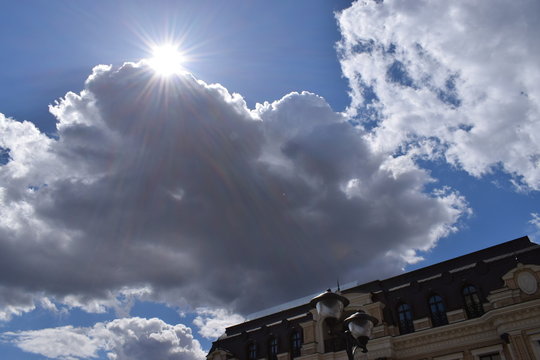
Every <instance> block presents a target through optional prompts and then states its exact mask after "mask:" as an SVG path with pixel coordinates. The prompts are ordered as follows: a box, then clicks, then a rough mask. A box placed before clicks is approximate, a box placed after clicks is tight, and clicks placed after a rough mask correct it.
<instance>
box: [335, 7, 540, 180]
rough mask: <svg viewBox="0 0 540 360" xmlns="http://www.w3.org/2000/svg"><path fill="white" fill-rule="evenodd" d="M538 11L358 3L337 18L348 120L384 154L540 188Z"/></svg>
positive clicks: (509, 8)
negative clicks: (500, 174) (354, 118)
mask: <svg viewBox="0 0 540 360" xmlns="http://www.w3.org/2000/svg"><path fill="white" fill-rule="evenodd" d="M539 12H540V3H539V2H538V1H535V0H518V1H512V2H507V1H500V0H499V1H490V2H482V1H479V2H470V1H461V0H460V1H451V2H446V1H417V2H415V3H414V4H413V5H411V4H410V2H408V1H403V0H395V1H372V2H371V1H370V2H360V1H358V2H355V3H354V4H353V5H352V6H351V7H350V8H348V9H346V10H345V11H343V12H342V13H340V14H339V15H338V20H339V24H340V29H341V33H342V41H341V42H340V43H339V46H338V49H339V53H340V58H341V65H342V69H343V72H344V74H345V76H346V77H347V78H348V79H349V82H350V86H351V96H352V104H351V107H350V112H351V113H353V114H354V113H356V114H358V115H359V121H360V122H361V123H362V125H363V126H364V127H366V128H367V129H369V130H370V131H371V132H372V134H371V141H372V143H373V145H374V146H375V147H376V148H377V149H379V150H380V151H386V152H388V153H393V154H406V155H411V156H414V157H421V158H427V159H445V161H447V162H448V163H450V164H452V165H453V166H456V167H459V168H462V169H464V170H465V171H467V172H468V173H469V174H471V175H473V176H476V177H479V176H483V175H485V174H489V173H491V172H494V171H499V170H502V171H504V172H506V173H508V174H510V175H511V176H512V177H513V183H514V184H515V185H516V187H517V188H518V189H522V190H523V189H525V190H531V189H532V190H539V189H540V138H539V134H540V121H539V119H540V106H539V105H540V70H539V68H538V63H539V62H540V45H539V43H538V40H537V34H538V32H539V31H540V24H539V23H538V21H537V20H538V19H537V14H538V13H539Z"/></svg>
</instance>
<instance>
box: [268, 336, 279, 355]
mask: <svg viewBox="0 0 540 360" xmlns="http://www.w3.org/2000/svg"><path fill="white" fill-rule="evenodd" d="M277 354H278V339H277V338H276V337H274V336H272V337H271V338H270V340H268V358H269V359H270V360H276V359H277Z"/></svg>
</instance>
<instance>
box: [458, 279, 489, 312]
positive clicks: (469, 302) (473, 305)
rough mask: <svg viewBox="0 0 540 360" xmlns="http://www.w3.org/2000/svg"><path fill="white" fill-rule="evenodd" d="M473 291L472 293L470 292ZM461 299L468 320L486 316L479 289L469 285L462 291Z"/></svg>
mask: <svg viewBox="0 0 540 360" xmlns="http://www.w3.org/2000/svg"><path fill="white" fill-rule="evenodd" d="M471 289H472V291H470V290H471ZM461 298H462V300H463V306H464V308H465V313H466V314H467V319H474V318H478V317H480V316H482V315H484V306H483V305H482V300H480V292H479V291H478V287H476V286H474V285H471V284H467V285H465V286H463V288H462V289H461Z"/></svg>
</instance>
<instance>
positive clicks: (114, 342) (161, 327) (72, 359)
mask: <svg viewBox="0 0 540 360" xmlns="http://www.w3.org/2000/svg"><path fill="white" fill-rule="evenodd" d="M0 338H1V339H2V340H3V341H5V342H10V343H13V344H14V345H16V346H17V347H19V348H20V349H21V350H24V351H26V352H31V353H34V354H39V355H43V356H46V357H48V358H51V359H61V360H76V359H91V358H97V357H99V356H100V354H101V353H105V354H106V356H107V358H108V359H110V360H128V359H129V360H138V359H140V360H146V359H169V360H173V359H174V360H201V359H204V355H205V354H204V352H203V351H202V350H201V347H200V344H199V342H198V341H197V340H195V339H194V338H193V335H192V334H191V329H189V328H188V327H186V326H184V325H182V324H178V325H169V324H166V323H165V322H163V321H162V320H159V319H156V318H153V319H143V318H124V319H116V320H113V321H110V322H105V323H97V324H95V325H94V326H93V327H86V328H85V327H79V328H76V327H73V326H64V327H58V328H50V329H41V330H27V331H18V332H5V333H3V334H2V335H1V337H0Z"/></svg>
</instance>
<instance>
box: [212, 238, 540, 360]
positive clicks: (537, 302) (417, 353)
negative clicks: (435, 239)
mask: <svg viewBox="0 0 540 360" xmlns="http://www.w3.org/2000/svg"><path fill="white" fill-rule="evenodd" d="M539 283H540V245H537V244H535V243H532V242H531V241H530V240H529V238H528V237H522V238H519V239H515V240H512V241H508V242H505V243H502V244H499V245H496V246H493V247H490V248H487V249H483V250H480V251H477V252H474V253H470V254H466V255H463V256H460V257H457V258H455V259H451V260H448V261H444V262H441V263H438V264H435V265H431V266H428V267H425V268H422V269H418V270H414V271H411V272H408V273H404V274H401V275H398V276H395V277H392V278H388V279H385V280H376V281H372V282H369V283H365V284H362V285H359V286H355V287H352V288H350V289H346V290H343V291H342V292H341V295H343V296H345V297H347V298H348V299H349V300H350V304H349V305H348V306H347V307H346V308H345V311H346V312H345V315H344V316H348V315H349V314H351V313H353V312H354V311H356V310H359V309H361V310H364V311H365V312H367V313H368V314H370V315H371V316H374V317H375V318H377V319H378V325H377V326H376V327H375V328H374V329H373V335H372V339H371V340H370V341H369V343H368V346H367V347H368V349H369V352H368V353H367V354H362V353H357V355H356V356H355V359H358V360H360V359H378V360H394V359H395V360H398V359H399V360H459V359H464V360H500V359H502V360H534V359H538V360H540V290H539ZM318 320H319V319H318V315H317V312H316V311H315V310H314V309H312V308H311V307H310V305H309V304H308V301H306V303H305V304H302V305H300V306H295V307H291V308H288V309H285V310H282V311H279V312H276V313H273V314H269V315H266V316H262V317H259V318H256V319H253V320H250V321H246V322H244V323H241V324H237V325H234V326H231V327H229V328H227V329H226V332H225V334H223V335H222V336H221V337H220V338H219V339H218V340H216V341H215V342H214V343H213V345H212V348H211V350H210V352H209V354H208V356H207V359H208V360H259V359H261V360H262V359H264V360H293V359H295V360H347V355H346V352H345V350H344V349H345V345H344V344H343V343H342V340H340V338H339V337H335V336H333V335H331V334H330V333H329V332H328V331H327V328H326V324H325V323H324V322H323V321H318Z"/></svg>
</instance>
